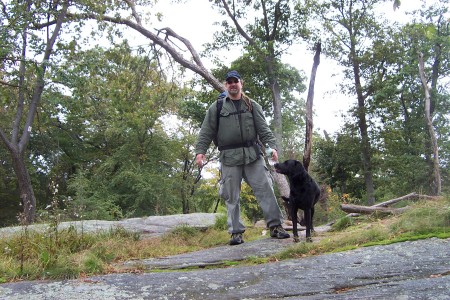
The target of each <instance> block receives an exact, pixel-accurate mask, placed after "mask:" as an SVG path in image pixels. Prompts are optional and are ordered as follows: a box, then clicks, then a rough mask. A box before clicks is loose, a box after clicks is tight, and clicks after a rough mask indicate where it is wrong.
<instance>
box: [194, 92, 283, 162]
mask: <svg viewBox="0 0 450 300" xmlns="http://www.w3.org/2000/svg"><path fill="white" fill-rule="evenodd" d="M240 101H241V110H244V111H245V112H243V113H241V114H231V113H233V112H237V110H236V106H235V105H234V103H233V100H231V99H229V98H228V97H227V98H226V99H225V100H224V102H223V107H222V110H221V111H220V115H221V117H220V120H219V130H218V134H217V141H218V145H219V148H220V147H221V146H228V145H233V144H241V143H244V142H247V141H255V140H256V139H257V137H259V140H260V141H261V142H262V143H263V144H264V145H269V146H270V147H271V148H272V149H276V143H275V137H274V135H273V133H272V131H271V130H270V128H269V126H268V125H267V122H266V119H265V118H264V114H263V110H262V107H261V105H259V104H258V103H256V102H255V101H253V100H251V101H252V106H253V113H252V112H250V111H248V110H247V106H246V105H245V103H244V101H243V100H240ZM239 116H240V117H239ZM216 118H217V104H216V102H214V103H213V104H212V105H211V106H210V107H209V109H208V111H207V112H206V116H205V119H204V120H203V123H202V127H201V129H200V133H199V135H198V139H197V142H196V146H195V153H196V154H199V153H201V154H205V153H206V150H208V147H209V145H210V144H211V142H212V140H213V138H214V136H215V133H216V131H217V128H216V127H217V119H216ZM239 118H240V119H241V120H239ZM256 149H257V148H255V147H253V146H251V147H239V148H235V149H227V150H222V151H220V156H219V160H220V162H221V163H222V164H224V165H227V166H238V165H243V164H249V163H251V162H253V161H255V160H257V159H258V156H259V155H258V154H259V153H257V151H256Z"/></svg>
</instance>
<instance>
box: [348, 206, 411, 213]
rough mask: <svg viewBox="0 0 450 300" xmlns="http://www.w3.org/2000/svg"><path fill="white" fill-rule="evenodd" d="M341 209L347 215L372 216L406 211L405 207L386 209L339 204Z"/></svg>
mask: <svg viewBox="0 0 450 300" xmlns="http://www.w3.org/2000/svg"><path fill="white" fill-rule="evenodd" d="M341 209H342V210H343V211H345V212H347V213H360V214H372V213H376V212H381V213H387V214H400V213H402V212H404V211H406V210H407V209H408V208H407V207H402V208H388V207H374V206H359V205H352V204H341Z"/></svg>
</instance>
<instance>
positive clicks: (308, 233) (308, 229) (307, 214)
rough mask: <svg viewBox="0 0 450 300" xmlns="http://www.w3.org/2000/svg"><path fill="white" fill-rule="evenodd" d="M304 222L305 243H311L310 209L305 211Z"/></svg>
mask: <svg viewBox="0 0 450 300" xmlns="http://www.w3.org/2000/svg"><path fill="white" fill-rule="evenodd" d="M305 221H306V241H307V242H312V238H311V224H312V219H311V209H310V208H309V209H305Z"/></svg>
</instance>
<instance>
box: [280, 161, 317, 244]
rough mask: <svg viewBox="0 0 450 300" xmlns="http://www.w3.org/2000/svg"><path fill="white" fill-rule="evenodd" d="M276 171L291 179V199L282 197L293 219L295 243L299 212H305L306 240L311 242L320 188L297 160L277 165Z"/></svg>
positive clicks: (296, 240)
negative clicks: (315, 205)
mask: <svg viewBox="0 0 450 300" xmlns="http://www.w3.org/2000/svg"><path fill="white" fill-rule="evenodd" d="M275 171H276V172H277V173H280V174H284V175H286V176H287V177H288V178H289V185H290V188H291V193H290V195H289V198H286V197H282V198H283V200H284V201H286V202H287V203H288V206H289V213H290V215H291V219H292V229H293V232H294V241H295V242H298V241H299V238H298V231H297V222H298V218H297V211H298V210H299V209H301V210H303V211H304V212H305V223H306V224H305V225H306V240H307V241H308V242H311V241H312V239H311V231H312V230H313V216H314V204H316V203H317V201H318V200H319V197H320V188H319V186H318V185H317V183H316V182H315V181H314V179H312V178H311V176H310V175H309V174H308V172H306V170H305V168H304V167H303V165H302V163H301V162H299V161H297V160H292V159H291V160H286V161H285V162H284V163H277V164H275Z"/></svg>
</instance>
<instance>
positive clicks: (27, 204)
mask: <svg viewBox="0 0 450 300" xmlns="http://www.w3.org/2000/svg"><path fill="white" fill-rule="evenodd" d="M10 152H11V151H10ZM11 157H12V163H13V168H14V172H15V173H16V178H17V181H18V184H19V192H20V199H21V201H22V202H21V204H22V207H23V215H22V216H21V217H20V223H22V224H31V223H33V222H34V221H35V217H36V197H35V196H34V191H33V186H32V185H31V179H30V174H29V172H28V169H27V167H26V165H25V160H24V158H23V155H21V154H20V153H19V152H18V151H14V152H11Z"/></svg>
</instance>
